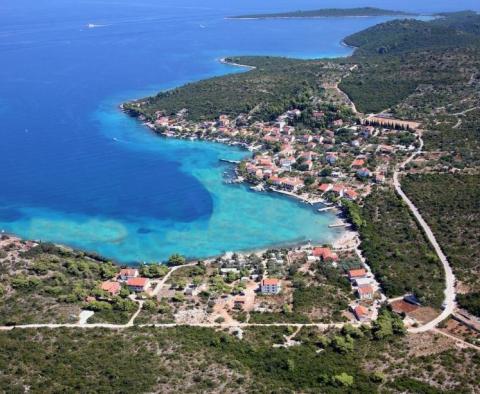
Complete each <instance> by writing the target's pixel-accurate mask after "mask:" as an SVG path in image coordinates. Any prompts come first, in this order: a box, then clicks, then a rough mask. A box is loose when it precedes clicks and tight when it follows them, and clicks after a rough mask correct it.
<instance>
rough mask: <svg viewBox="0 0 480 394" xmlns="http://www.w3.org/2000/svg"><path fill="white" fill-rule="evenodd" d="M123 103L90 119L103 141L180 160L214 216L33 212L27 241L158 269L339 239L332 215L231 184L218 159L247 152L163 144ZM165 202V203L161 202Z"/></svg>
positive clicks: (23, 224)
mask: <svg viewBox="0 0 480 394" xmlns="http://www.w3.org/2000/svg"><path fill="white" fill-rule="evenodd" d="M119 99H120V97H115V98H112V99H111V100H109V101H106V102H104V103H103V104H102V105H101V107H100V108H99V109H98V110H97V111H96V112H95V113H94V114H92V116H93V118H94V119H95V121H96V122H98V123H99V125H100V130H101V132H102V133H103V135H104V137H105V138H106V139H108V140H111V141H112V144H118V145H121V147H122V149H128V150H133V151H135V152H137V154H140V155H141V154H147V155H151V154H153V155H158V156H159V157H162V160H166V161H172V162H178V161H179V160H181V164H180V171H181V172H184V173H187V174H191V175H193V176H194V177H195V178H196V179H198V181H199V182H200V183H201V184H202V185H203V187H205V188H206V189H207V191H208V193H209V196H210V197H211V199H212V204H213V209H212V214H211V215H206V216H205V217H200V218H196V220H194V221H178V220H157V219H154V218H151V217H149V216H145V217H141V216H137V217H135V218H130V220H128V221H126V220H115V219H112V218H108V217H101V216H97V217H95V218H92V217H90V216H88V215H78V214H70V215H67V214H65V213H64V212H62V213H58V212H55V211H49V210H45V209H40V210H35V209H29V210H28V211H27V212H26V214H25V216H24V217H25V220H20V221H17V222H16V224H15V225H16V229H17V231H18V232H20V233H28V234H29V235H30V236H31V237H32V238H34V239H37V238H38V239H47V240H48V239H50V240H55V241H57V242H62V243H66V244H69V245H74V246H78V247H81V248H84V249H88V250H94V251H96V252H98V253H101V254H103V255H106V256H112V257H115V258H116V259H118V260H121V261H156V260H158V259H165V258H166V257H167V256H169V255H170V254H172V253H175V252H179V251H180V252H181V253H183V254H185V255H186V256H195V257H207V256H213V255H217V254H219V253H222V252H225V251H230V250H253V249H258V248H264V247H268V246H271V245H280V244H289V243H298V242H305V241H306V240H308V239H311V240H317V241H322V242H330V241H333V240H334V239H335V238H336V237H337V236H339V234H341V230H332V229H329V228H328V224H329V223H331V222H332V221H333V220H334V216H333V215H331V214H318V213H316V212H315V210H314V209H312V208H311V207H307V206H306V205H305V204H303V203H300V202H297V201H294V200H292V199H290V198H287V197H283V196H279V195H276V194H272V193H257V192H252V191H250V190H249V188H248V187H247V186H244V185H231V184H226V183H225V182H224V181H225V176H228V174H225V173H228V172H230V171H231V170H232V167H231V165H229V164H223V163H221V162H220V161H219V159H220V158H224V159H231V160H238V159H241V158H243V157H245V156H247V155H249V152H247V151H244V150H240V149H237V148H232V147H228V146H224V145H221V144H216V143H208V142H198V141H196V142H192V141H183V140H174V139H164V138H160V137H157V136H155V135H153V134H152V133H151V132H150V131H149V130H148V129H147V128H146V127H144V126H143V125H141V124H139V123H138V122H137V121H135V120H134V119H131V118H129V117H127V116H125V115H124V114H123V113H121V112H120V111H119V110H118V109H117V108H116V104H117V103H118V102H120V101H119ZM152 171H153V172H155V171H161V168H158V169H155V168H152ZM165 186H168V185H165ZM165 189H167V188H165ZM165 198H166V197H165V196H164V195H163V196H159V200H160V201H164V199H165ZM169 198H172V199H174V198H175V196H174V195H172V196H170V197H169ZM192 198H193V199H195V196H192Z"/></svg>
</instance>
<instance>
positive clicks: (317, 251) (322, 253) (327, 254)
mask: <svg viewBox="0 0 480 394" xmlns="http://www.w3.org/2000/svg"><path fill="white" fill-rule="evenodd" d="M312 254H313V255H314V256H315V257H318V258H320V259H321V260H323V261H337V260H338V256H337V254H336V253H334V252H332V250H331V249H330V248H321V247H316V248H313V252H312Z"/></svg>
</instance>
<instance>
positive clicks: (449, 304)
mask: <svg viewBox="0 0 480 394" xmlns="http://www.w3.org/2000/svg"><path fill="white" fill-rule="evenodd" d="M418 139H419V141H420V147H419V148H418V149H417V150H416V151H415V152H414V153H413V154H412V155H411V156H410V157H409V158H408V159H407V160H405V161H404V162H403V163H402V164H401V165H400V168H397V170H396V171H395V173H394V174H393V184H394V186H395V190H396V191H397V193H398V194H399V195H400V197H401V198H402V200H403V201H404V202H405V203H406V204H407V206H408V208H409V209H410V211H411V212H412V213H413V215H414V216H415V218H416V219H417V221H418V223H419V224H420V226H421V227H422V229H423V231H424V232H425V235H426V236H427V238H428V240H429V242H430V244H431V245H432V246H433V249H434V250H435V252H436V253H437V256H438V258H439V259H440V261H441V262H442V265H443V269H444V271H445V283H446V288H445V300H444V306H445V308H444V310H443V311H442V313H441V314H440V315H439V316H437V317H436V318H435V319H433V320H432V321H430V322H428V323H426V324H424V325H422V326H419V327H412V328H410V329H409V330H408V331H409V332H412V333H419V332H425V331H428V330H431V329H433V328H435V327H436V326H437V324H439V323H440V322H441V321H443V320H445V319H446V318H447V317H448V316H450V315H451V314H452V313H453V311H454V309H455V307H456V303H455V276H454V275H453V271H452V268H451V267H450V264H449V263H448V260H447V257H446V256H445V254H444V253H443V251H442V249H441V248H440V245H439V244H438V242H437V240H436V238H435V235H433V232H432V230H431V229H430V227H429V225H428V224H427V223H426V222H425V220H424V219H423V217H422V215H421V214H420V212H419V210H418V208H417V207H416V206H415V204H413V202H412V201H411V200H410V199H409V198H408V197H407V195H406V194H405V193H404V192H403V190H402V187H401V185H400V180H399V174H400V172H399V170H402V169H403V168H404V167H405V166H406V165H407V164H408V163H410V162H411V161H412V160H413V159H414V158H415V156H416V155H417V154H419V153H420V152H421V151H422V149H423V139H422V136H421V135H419V136H418Z"/></svg>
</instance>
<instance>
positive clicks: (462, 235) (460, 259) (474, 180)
mask: <svg viewBox="0 0 480 394" xmlns="http://www.w3.org/2000/svg"><path fill="white" fill-rule="evenodd" d="M402 186H403V187H404V189H405V192H406V193H407V194H408V195H409V196H410V198H411V199H412V200H413V201H414V202H415V204H416V205H417V206H418V208H419V209H420V211H421V213H422V215H423V217H424V218H425V220H426V221H427V222H428V224H429V225H430V227H431V228H432V231H433V232H434V233H435V235H436V236H437V238H438V241H439V242H440V244H441V245H442V248H443V250H444V252H445V254H446V255H447V257H448V259H449V262H450V264H451V265H452V267H453V270H454V273H455V276H456V277H457V279H458V281H460V282H461V283H462V287H464V291H468V292H478V291H480V278H479V273H480V251H479V250H480V180H479V176H478V175H468V174H423V175H409V176H407V177H405V178H404V180H403V181H402ZM474 299H475V297H474V296H473V295H472V297H460V300H461V303H462V304H464V305H466V306H467V305H468V306H472V308H469V309H472V311H473V310H475V308H474V307H473V305H474V304H475V302H474ZM477 313H478V310H477Z"/></svg>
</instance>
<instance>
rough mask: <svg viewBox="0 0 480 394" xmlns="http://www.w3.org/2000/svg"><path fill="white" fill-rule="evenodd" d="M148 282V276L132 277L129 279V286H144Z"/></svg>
mask: <svg viewBox="0 0 480 394" xmlns="http://www.w3.org/2000/svg"><path fill="white" fill-rule="evenodd" d="M147 283H148V278H130V279H129V280H128V281H127V285H128V286H135V287H143V286H145V285H146V284H147Z"/></svg>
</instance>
